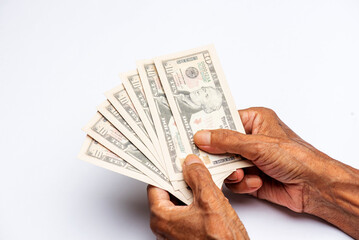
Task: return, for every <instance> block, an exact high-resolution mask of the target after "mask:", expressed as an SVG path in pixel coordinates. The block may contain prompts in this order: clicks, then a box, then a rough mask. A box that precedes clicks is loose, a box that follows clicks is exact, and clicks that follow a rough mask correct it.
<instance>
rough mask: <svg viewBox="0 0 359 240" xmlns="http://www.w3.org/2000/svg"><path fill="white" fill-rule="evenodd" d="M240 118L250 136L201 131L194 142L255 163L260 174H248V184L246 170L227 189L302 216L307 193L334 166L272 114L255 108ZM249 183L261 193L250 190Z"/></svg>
mask: <svg viewBox="0 0 359 240" xmlns="http://www.w3.org/2000/svg"><path fill="white" fill-rule="evenodd" d="M239 114H240V117H241V119H242V122H243V125H244V128H245V131H246V132H247V134H248V135H245V134H241V133H239V132H235V131H230V130H224V129H219V130H211V131H199V132H197V134H196V135H195V136H194V141H195V143H196V144H197V145H198V147H199V148H201V149H202V150H204V151H207V152H210V153H214V154H220V153H236V154H240V155H241V156H243V157H245V158H247V159H248V160H250V161H252V163H254V165H255V166H256V168H257V169H248V170H245V171H247V172H246V175H247V174H248V176H244V179H243V180H247V181H243V180H242V178H243V170H241V169H239V170H237V172H234V173H233V174H232V175H231V176H230V177H229V178H228V179H227V181H226V186H227V187H228V188H229V189H230V190H232V191H233V192H236V193H251V194H252V195H254V196H256V197H258V198H261V199H265V200H268V201H271V202H273V203H277V204H280V205H282V206H286V207H288V208H290V209H291V210H293V211H295V212H303V210H304V206H305V201H307V198H308V196H306V193H307V192H308V191H307V188H308V187H310V185H313V184H317V183H318V184H319V185H320V183H319V182H320V181H322V180H323V179H321V176H323V171H327V170H329V169H328V168H327V167H326V166H327V164H328V163H329V162H330V161H332V160H331V159H330V158H329V157H328V156H327V155H325V154H323V153H322V152H320V151H318V150H317V149H315V148H314V147H313V146H311V145H310V144H308V143H306V142H305V141H303V140H302V139H301V138H300V137H299V136H298V135H297V134H295V133H294V132H293V131H292V130H290V129H289V128H288V127H287V126H286V125H285V124H284V123H283V122H282V121H281V120H280V119H279V118H278V116H277V115H276V114H275V113H274V112H273V111H272V110H270V109H266V108H250V109H246V110H240V111H239ZM258 169H259V170H260V171H259V170H258ZM313 169H315V171H313ZM263 173H264V174H263ZM246 178H247V179H246ZM248 178H250V179H251V181H248ZM260 179H262V181H263V186H262V187H260V185H261V184H262V183H261V180H260ZM248 182H252V185H254V186H255V185H257V186H256V187H257V188H256V187H253V188H252V189H251V188H250V186H248ZM259 187H260V188H259Z"/></svg>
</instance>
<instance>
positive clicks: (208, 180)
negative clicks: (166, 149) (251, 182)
mask: <svg viewBox="0 0 359 240" xmlns="http://www.w3.org/2000/svg"><path fill="white" fill-rule="evenodd" d="M183 175H184V179H185V181H186V183H187V184H188V186H189V187H190V188H191V189H192V191H193V196H194V201H193V203H192V204H191V205H189V206H176V205H175V204H174V203H173V202H171V201H170V196H169V194H168V193H167V192H166V191H164V190H162V189H160V188H156V187H153V186H148V188H147V192H148V200H149V205H150V210H151V229H152V231H153V232H154V233H155V235H156V236H157V237H158V238H160V239H249V238H248V235H247V232H246V230H245V228H244V226H243V224H242V222H241V221H240V220H239V218H238V216H237V213H236V212H235V211H234V209H233V208H232V207H231V205H230V204H229V202H228V200H227V198H226V197H225V196H224V195H223V193H222V191H221V190H220V189H219V188H218V187H217V186H216V185H215V184H214V182H213V180H212V177H211V175H210V173H209V172H208V170H207V168H206V167H205V166H204V164H203V163H202V161H201V160H200V159H199V158H198V157H197V156H195V155H189V156H187V158H186V160H185V162H184V166H183Z"/></svg>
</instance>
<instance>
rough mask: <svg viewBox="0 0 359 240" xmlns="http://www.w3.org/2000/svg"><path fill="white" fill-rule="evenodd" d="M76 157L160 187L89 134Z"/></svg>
mask: <svg viewBox="0 0 359 240" xmlns="http://www.w3.org/2000/svg"><path fill="white" fill-rule="evenodd" d="M78 158H79V159H81V160H84V161H87V162H90V163H92V164H94V165H96V166H99V167H102V168H106V169H108V170H111V171H114V172H117V173H120V174H122V175H124V176H127V177H130V178H134V179H136V180H139V181H141V182H144V183H147V184H151V185H153V186H156V187H161V186H160V185H159V184H157V183H156V182H155V181H153V180H152V179H151V178H149V177H147V176H146V175H145V174H143V173H142V172H141V171H139V170H138V169H137V168H135V167H134V166H132V165H131V164H129V163H128V162H126V161H125V160H123V159H122V158H120V157H119V156H117V155H115V154H113V153H112V152H111V151H109V150H108V149H107V148H105V147H104V146H102V145H101V144H99V143H98V142H97V141H95V140H94V139H92V138H91V137H89V136H86V138H85V141H84V143H83V145H82V147H81V150H80V153H79V155H78Z"/></svg>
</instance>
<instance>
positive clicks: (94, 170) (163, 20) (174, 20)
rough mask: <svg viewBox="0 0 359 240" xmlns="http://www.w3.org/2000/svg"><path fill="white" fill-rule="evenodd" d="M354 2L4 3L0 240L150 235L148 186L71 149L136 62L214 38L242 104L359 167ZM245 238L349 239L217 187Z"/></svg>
mask: <svg viewBox="0 0 359 240" xmlns="http://www.w3.org/2000/svg"><path fill="white" fill-rule="evenodd" d="M358 26H359V2H358V1H344V0H340V1H313V0H308V1H279V0H277V1H264V0H263V1H238V0H236V1H234V0H233V1H207V0H206V1H205V0H203V1H193V0H191V1H187V0H186V1H184V0H181V1H165V0H163V1H156V0H153V1H145V0H143V1H130V0H128V1H74V0H62V1H47V0H46V1H45V0H44V1H41V0H37V1H10V0H1V1H0V84H1V85H0V110H1V118H0V127H1V130H0V146H1V147H0V148H1V155H0V159H1V166H0V239H86V240H88V239H153V238H154V236H153V235H152V233H151V230H150V228H149V213H148V207H147V199H146V191H145V188H146V186H145V185H144V184H142V183H139V182H136V181H134V180H131V179H129V178H126V177H123V176H121V175H118V174H116V173H113V172H110V171H107V170H104V169H101V168H98V167H95V166H92V165H90V164H89V163H86V162H82V161H80V160H78V159H77V158H76V155H77V153H78V151H79V149H80V146H81V144H82V142H83V140H84V137H85V134H84V133H83V132H82V131H81V127H83V126H84V125H85V124H86V123H87V121H88V120H89V119H90V118H91V117H92V116H93V114H94V113H95V107H96V106H97V105H98V104H100V103H101V102H102V101H103V100H104V95H103V92H105V91H107V90H109V89H111V88H112V87H114V86H116V85H118V84H119V78H118V73H119V72H123V71H127V70H132V69H134V68H135V60H138V59H144V58H151V57H155V56H158V55H163V54H166V53H172V52H176V51H181V50H186V49H189V48H193V47H197V46H201V45H205V44H209V43H214V44H215V46H216V48H217V51H218V54H219V57H220V59H221V62H222V65H223V68H224V72H225V73H226V76H227V79H228V82H229V85H230V87H231V90H232V93H233V95H234V98H235V101H236V103H237V106H238V108H246V107H250V106H266V107H270V108H273V109H274V110H275V111H276V112H277V113H278V115H279V116H280V117H281V118H282V120H283V121H284V122H286V123H287V124H288V125H289V126H290V127H292V129H293V130H294V131H296V132H297V133H298V134H299V135H300V136H302V137H303V138H304V139H305V140H307V141H308V142H310V143H312V144H313V145H314V146H316V147H317V148H319V149H320V150H322V151H324V152H326V153H327V154H329V155H330V156H332V157H334V158H336V159H338V160H340V161H343V162H345V163H347V164H350V165H352V166H354V167H356V168H359V160H358V154H357V153H358V147H359V145H358V135H359V126H358V116H359V111H358V110H359V97H358V90H359V88H358V81H359V27H358ZM225 193H226V195H227V196H228V197H229V199H230V202H231V203H232V205H233V207H234V208H235V209H236V211H237V212H238V215H239V216H240V218H241V219H242V221H243V222H244V224H245V226H246V228H247V230H248V232H249V235H250V236H251V237H252V238H253V239H268V238H269V239H304V238H307V239H308V238H309V239H346V238H348V237H347V236H346V235H345V234H343V233H342V232H340V231H339V230H337V229H336V228H335V227H333V226H331V225H329V224H327V223H325V222H323V221H321V220H319V219H317V218H314V217H311V216H308V215H303V214H296V213H292V212H290V211H288V210H286V209H285V208H282V207H278V206H275V205H273V204H270V203H267V202H263V201H258V200H256V199H254V198H251V197H247V196H239V195H235V194H230V193H228V191H225Z"/></svg>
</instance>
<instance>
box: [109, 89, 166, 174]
mask: <svg viewBox="0 0 359 240" xmlns="http://www.w3.org/2000/svg"><path fill="white" fill-rule="evenodd" d="M105 95H106V97H107V99H108V100H109V101H110V102H111V104H112V105H113V106H114V107H115V108H116V110H117V111H118V112H119V113H120V114H121V116H122V117H123V118H124V119H125V120H126V122H127V123H128V125H130V127H131V128H132V129H133V131H135V132H136V134H137V135H138V137H139V138H140V139H141V141H142V142H143V143H144V144H145V145H146V147H147V148H148V149H149V150H150V151H151V152H152V153H153V155H154V156H155V157H156V158H157V159H161V158H160V157H159V156H160V155H159V154H158V153H157V152H156V148H155V147H154V146H153V144H152V142H151V139H150V137H149V136H148V133H147V131H146V129H145V127H144V125H143V123H142V121H141V119H140V117H139V116H138V113H137V111H136V109H135V107H134V106H133V104H132V101H131V99H130V97H129V96H128V94H127V92H126V90H125V89H124V87H123V85H122V84H121V85H120V86H118V87H116V88H114V89H111V90H110V91H108V92H106V93H105ZM162 167H164V166H162Z"/></svg>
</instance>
